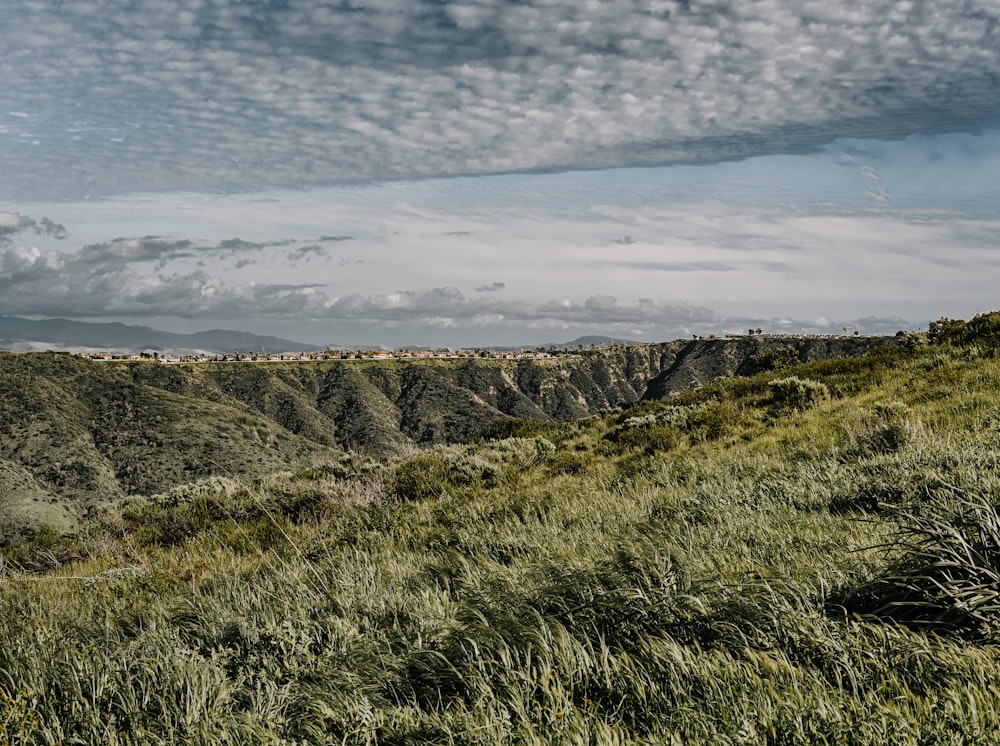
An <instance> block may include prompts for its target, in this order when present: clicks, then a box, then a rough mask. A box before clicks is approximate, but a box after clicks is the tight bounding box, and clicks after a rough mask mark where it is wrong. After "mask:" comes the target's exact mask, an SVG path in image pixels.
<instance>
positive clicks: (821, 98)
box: [0, 0, 1000, 199]
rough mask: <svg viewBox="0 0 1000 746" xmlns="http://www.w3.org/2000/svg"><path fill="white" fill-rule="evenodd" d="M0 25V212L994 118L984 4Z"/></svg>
mask: <svg viewBox="0 0 1000 746" xmlns="http://www.w3.org/2000/svg"><path fill="white" fill-rule="evenodd" d="M4 21H5V22H4V23H3V24H2V25H0V48H2V49H3V50H4V54H3V55H2V57H0V80H3V81H4V107H5V108H4V111H3V112H0V157H2V160H3V172H4V179H3V183H2V184H0V199H7V198H17V199H48V198H69V197H80V196H83V195H85V194H88V193H89V194H109V193H124V192H133V191H161V190H177V189H186V190H196V191H209V190H215V189H240V190H247V189H254V188H257V187H260V186H263V185H265V184H285V185H291V186H300V185H306V184H318V183H330V182H337V181H341V182H346V181H358V180H380V179H381V180H384V179H397V178H412V177H424V176H431V175H453V174H478V173H487V172H507V171H518V170H534V169H561V168H603V167H610V166H622V165H652V164H668V163H676V162H681V161H702V162H704V161H716V160H720V159H727V158H739V157H743V156H747V155H752V154H757V153H768V152H776V151H790V150H798V149H802V148H809V147H813V146H815V145H816V144H818V143H821V142H823V141H825V140H827V139H829V138H830V137H834V136H837V135H842V134H853V135H864V134H869V135H878V136H892V135H899V134H906V133H910V132H915V131H926V132H933V131H946V130H954V129H968V128H970V127H975V126H976V125H977V124H980V123H984V122H987V121H989V120H991V119H995V117H996V115H997V113H998V110H1000V103H998V102H1000V95H998V94H1000V45H998V44H997V43H996V34H997V28H998V22H1000V8H998V6H997V5H996V3H995V2H993V0H967V1H966V2H962V3H933V2H930V1H929V0H872V1H871V2H867V3H864V4H860V3H830V2H817V1H816V0H788V2H782V3H775V2H772V1H771V0H716V1H715V2H711V3H700V2H686V1H684V0H676V1H674V0H604V1H603V2H593V3H581V2H579V1H578V0H544V1H543V0H516V1H515V0H489V2H477V1H475V0H462V1H461V2H442V1H441V0H377V1H372V2H366V3H361V2H354V1H353V0H283V1H282V2H277V1H275V0H244V1H243V2H238V3H237V2H216V1H210V2H205V1H204V0H146V1H145V2H142V3H134V2H132V0H74V2H71V3H67V2H62V1H61V0H7V2H6V3H5V7H4ZM53 174H59V175H60V177H61V178H59V179H55V180H54V179H53V178H52V175H53ZM874 194H875V195H878V194H879V192H878V191H877V190H875V191H874Z"/></svg>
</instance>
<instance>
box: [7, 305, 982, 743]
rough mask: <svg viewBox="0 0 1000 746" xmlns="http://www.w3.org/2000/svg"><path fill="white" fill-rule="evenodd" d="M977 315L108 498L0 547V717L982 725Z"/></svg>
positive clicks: (809, 737) (630, 731)
mask: <svg viewBox="0 0 1000 746" xmlns="http://www.w3.org/2000/svg"><path fill="white" fill-rule="evenodd" d="M998 320H1000V314H990V315H988V317H987V318H986V320H985V321H984V320H981V319H977V320H973V321H970V322H967V323H965V322H954V329H953V331H954V332H955V333H954V334H952V333H951V332H950V333H949V334H950V336H947V337H941V336H935V337H934V340H935V343H934V344H930V345H925V344H921V343H918V341H917V340H914V342H913V344H910V345H901V346H894V347H886V348H882V349H879V350H876V351H874V352H872V353H871V354H869V355H867V356H865V357H861V358H855V359H845V360H831V361H826V362H818V363H797V364H792V365H784V364H783V365H781V366H778V368H777V369H775V370H766V369H765V370H762V371H761V372H759V373H757V374H756V375H753V376H750V377H746V378H727V379H721V380H718V381H716V382H714V383H712V384H710V385H708V386H704V387H702V388H699V389H697V390H694V391H690V392H687V393H683V394H680V395H678V396H674V397H671V398H670V399H668V400H665V401H657V402H653V401H650V402H645V403H643V404H641V405H639V406H637V407H633V408H630V409H628V410H625V411H618V412H613V413H609V414H607V415H602V416H597V417H590V418H587V419H584V420H580V421H569V422H553V421H545V420H538V419H536V420H521V421H512V420H509V421H504V422H500V423H498V424H496V425H495V426H494V430H493V431H492V433H486V434H483V435H480V436H477V437H476V438H474V439H472V440H470V441H469V442H467V443H463V444H451V445H441V446H437V447H435V448H432V449H430V450H427V451H424V452H421V453H419V454H415V455H412V456H408V457H396V458H390V459H383V458H373V457H368V456H364V455H361V454H352V455H338V456H336V457H333V458H331V459H330V460H328V461H327V462H325V463H324V464H323V465H319V466H314V467H312V468H308V469H300V470H292V471H288V472H285V473H281V474H276V475H273V476H271V477H267V478H261V479H257V480H235V479H229V478H218V477H217V478H213V479H210V480H207V481H203V482H200V483H196V484H194V485H186V486H178V487H176V488H174V489H172V490H169V491H166V492H164V493H162V494H159V495H155V496H152V497H135V496H133V497H130V498H122V500H121V501H120V502H119V504H117V505H116V506H115V507H114V509H110V510H107V511H105V512H103V513H102V514H101V515H99V516H96V517H95V518H94V520H93V521H91V522H89V523H88V524H87V525H86V526H85V527H84V528H83V529H82V530H81V531H80V532H79V533H78V534H77V535H76V536H75V537H70V538H60V537H58V536H56V535H42V536H38V537H36V539H35V541H34V542H33V543H31V544H27V545H22V546H20V547H15V548H8V549H5V550H3V551H4V554H3V557H4V563H5V564H4V567H3V570H2V573H3V579H2V581H0V624H2V625H3V629H4V630H5V644H4V645H3V646H0V725H2V726H3V728H4V730H3V731H2V732H0V733H2V734H6V735H0V742H2V740H3V738H4V737H6V738H7V739H8V740H9V741H10V742H11V743H29V744H31V743H39V744H41V743H45V744H50V743H57V742H61V743H73V742H77V743H97V742H100V743H164V744H168V743H170V744H172V743H204V744H208V743H234V744H236V743H274V744H289V745H291V744H306V743H308V744H323V743H329V744H334V743H336V744H343V743H348V744H375V743H378V744H397V743H398V744H404V743H406V744H410V743H441V744H444V743H448V744H456V743H459V744H495V743H526V744H528V743H532V744H533V743H539V744H541V743H553V744H555V743H594V744H596V743H600V744H605V743H607V744H613V743H649V744H662V743H677V744H682V743H683V744H692V743H706V744H707V743H732V744H740V743H745V744H814V743H838V744H841V743H842V744H887V743H892V744H929V743H951V744H962V743H988V742H990V740H991V739H994V738H995V734H996V733H997V732H1000V652H998V651H1000V648H998V647H997V645H996V643H997V642H998V641H1000V640H998V635H1000V604H998V603H997V601H996V599H997V594H998V591H1000V588H998V580H997V577H998V573H1000V567H998V563H1000V546H998V542H1000V520H998V518H997V505H998V503H1000V469H998V465H1000V461H998V459H1000V404H998V403H997V401H996V391H997V388H998V386H1000V357H998V356H997V350H998V346H997V345H995V344H994V343H993V342H992V341H991V337H990V335H989V330H990V329H991V328H993V324H994V322H996V321H998ZM949 323H950V324H951V322H949ZM949 329H952V326H949ZM969 329H985V330H986V332H987V333H986V334H984V335H982V336H976V335H975V334H971V335H969V336H963V335H966V334H967V333H968V330H969ZM932 331H933V329H932ZM932 336H934V335H932ZM786 362H791V361H786ZM765 367H767V366H765ZM387 385H388V384H387Z"/></svg>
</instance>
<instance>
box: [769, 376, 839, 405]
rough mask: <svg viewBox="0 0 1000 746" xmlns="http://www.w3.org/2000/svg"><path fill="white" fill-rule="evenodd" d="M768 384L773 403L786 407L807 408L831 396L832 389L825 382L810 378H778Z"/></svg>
mask: <svg viewBox="0 0 1000 746" xmlns="http://www.w3.org/2000/svg"><path fill="white" fill-rule="evenodd" d="M768 386H769V387H770V389H771V401H772V403H774V404H776V405H778V406H779V407H782V408H786V409H806V408H808V407H812V406H815V405H816V404H819V403H820V402H821V401H824V400H826V399H829V398H830V389H828V388H827V386H826V384H825V383H821V382H820V381H813V380H811V379H809V378H799V377H798V376H789V377H788V378H777V379H775V380H773V381H771V382H770V383H769V384H768Z"/></svg>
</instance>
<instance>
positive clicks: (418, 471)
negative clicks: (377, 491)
mask: <svg viewBox="0 0 1000 746" xmlns="http://www.w3.org/2000/svg"><path fill="white" fill-rule="evenodd" d="M555 451H556V447H555V446H554V445H553V444H552V443H551V441H549V440H547V439H545V438H543V437H540V436H535V437H532V438H505V439H504V440H496V441H489V442H488V443H486V444H485V445H483V446H480V447H475V446H439V447H437V448H433V449H431V450H429V451H427V452H425V453H422V454H420V455H418V456H415V457H414V458H411V459H409V460H407V461H404V462H402V463H401V464H399V465H398V466H397V467H396V470H395V473H394V474H393V476H392V491H393V493H394V494H395V495H396V497H397V498H399V499H400V500H425V499H427V498H440V497H443V496H445V495H447V494H449V493H451V492H454V491H455V490H458V489H473V488H476V487H480V488H494V487H497V486H499V485H501V484H510V483H513V482H515V481H516V480H517V479H518V478H519V475H520V474H521V473H522V472H524V471H526V470H528V469H531V468H532V467H533V466H536V465H539V464H542V463H544V462H546V461H547V460H548V459H549V458H550V457H551V456H552V454H554V453H555Z"/></svg>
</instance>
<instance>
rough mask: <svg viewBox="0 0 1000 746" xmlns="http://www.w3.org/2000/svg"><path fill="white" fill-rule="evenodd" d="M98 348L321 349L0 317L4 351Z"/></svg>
mask: <svg viewBox="0 0 1000 746" xmlns="http://www.w3.org/2000/svg"><path fill="white" fill-rule="evenodd" d="M37 348H48V349H52V348H62V349H73V348H98V349H107V350H130V351H141V350H159V351H168V350H169V351H174V350H176V351H199V352H220V353H221V352H236V351H239V352H299V351H302V352H308V351H311V350H319V349H322V346H318V345H308V344H305V343H303V342H293V341H291V340H288V339H281V338H280V337H268V336H261V335H259V334H250V333H248V332H238V331H232V330H228V329H211V330H209V331H205V332H196V333H194V334H176V333H173V332H164V331H160V330H158V329H151V328H150V327H147V326H131V325H128V324H120V323H107V324H92V323H87V322H82V321H69V320H67V319H43V320H41V321H31V320H30V319H22V318H18V317H16V316H0V349H6V350H14V351H24V350H31V349H37Z"/></svg>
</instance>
